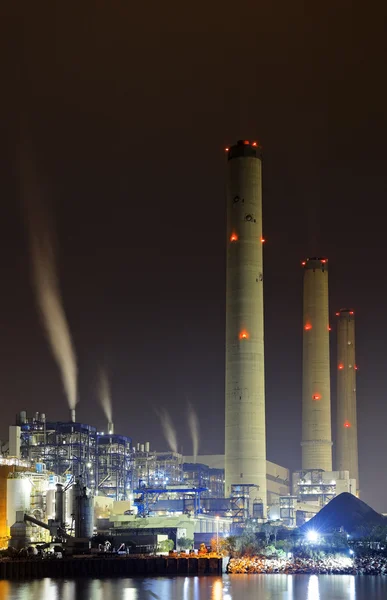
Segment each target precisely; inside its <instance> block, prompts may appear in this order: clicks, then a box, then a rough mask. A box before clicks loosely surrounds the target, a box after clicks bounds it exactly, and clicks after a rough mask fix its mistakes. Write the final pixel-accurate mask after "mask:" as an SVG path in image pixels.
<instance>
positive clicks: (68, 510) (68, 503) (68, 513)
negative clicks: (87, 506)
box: [65, 487, 74, 528]
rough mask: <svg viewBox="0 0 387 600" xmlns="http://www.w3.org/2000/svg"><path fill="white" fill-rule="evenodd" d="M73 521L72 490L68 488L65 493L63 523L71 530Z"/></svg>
mask: <svg viewBox="0 0 387 600" xmlns="http://www.w3.org/2000/svg"><path fill="white" fill-rule="evenodd" d="M73 520H74V490H73V487H69V488H68V489H67V490H66V491H65V521H66V525H67V526H68V527H69V528H71V527H72V525H73Z"/></svg>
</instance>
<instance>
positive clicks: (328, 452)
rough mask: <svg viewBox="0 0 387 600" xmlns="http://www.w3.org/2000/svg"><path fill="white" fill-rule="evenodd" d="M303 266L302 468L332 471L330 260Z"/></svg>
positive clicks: (310, 259) (314, 259)
mask: <svg viewBox="0 0 387 600" xmlns="http://www.w3.org/2000/svg"><path fill="white" fill-rule="evenodd" d="M302 266H303V268H304V311H303V362H302V442H301V446H302V469H303V470H311V469H322V470H324V471H332V433H331V391H330V367H329V331H330V326H329V310H328V260H327V259H326V258H308V259H307V260H306V261H304V262H303V263H302Z"/></svg>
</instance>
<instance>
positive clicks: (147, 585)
mask: <svg viewBox="0 0 387 600" xmlns="http://www.w3.org/2000/svg"><path fill="white" fill-rule="evenodd" d="M242 599H243V600H257V599H258V600H260V599H262V600H386V599H387V577H384V576H376V577H373V576H361V575H359V576H357V577H355V576H353V575H320V576H317V575H250V576H248V575H231V576H227V575H225V576H223V577H175V578H173V577H170V578H169V577H159V578H156V577H155V578H151V577H148V578H122V579H77V580H66V579H63V580H54V579H42V580H34V581H28V582H8V581H0V600H242Z"/></svg>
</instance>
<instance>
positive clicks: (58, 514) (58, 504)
mask: <svg viewBox="0 0 387 600" xmlns="http://www.w3.org/2000/svg"><path fill="white" fill-rule="evenodd" d="M55 521H56V522H57V523H60V525H63V524H64V521H65V495H64V491H63V485H61V484H60V483H57V484H56V491H55Z"/></svg>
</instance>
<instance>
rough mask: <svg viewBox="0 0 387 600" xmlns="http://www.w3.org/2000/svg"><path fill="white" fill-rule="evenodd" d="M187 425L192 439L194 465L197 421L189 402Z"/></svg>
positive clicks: (197, 430)
mask: <svg viewBox="0 0 387 600" xmlns="http://www.w3.org/2000/svg"><path fill="white" fill-rule="evenodd" d="M188 424H189V430H190V432H191V438H192V449H193V458H194V463H196V459H197V456H198V452H199V419H198V415H197V413H196V411H195V409H194V407H193V406H192V404H191V402H188Z"/></svg>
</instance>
